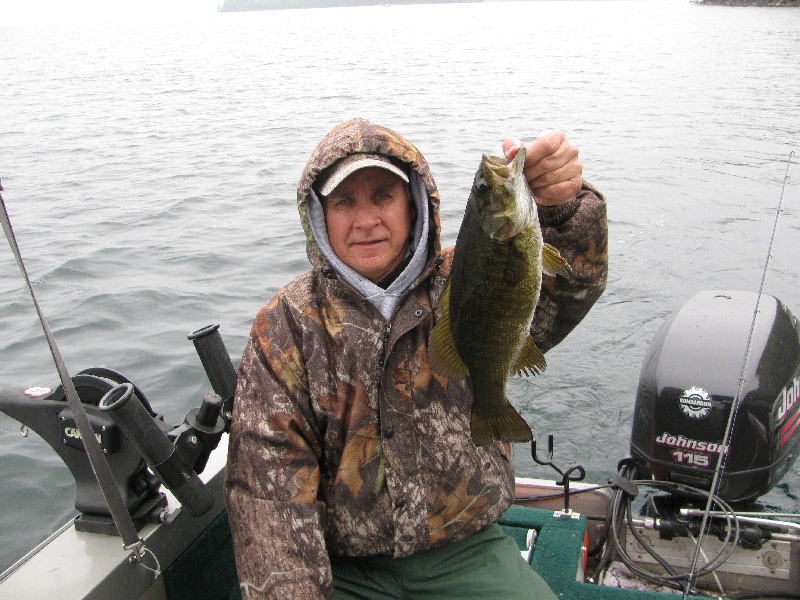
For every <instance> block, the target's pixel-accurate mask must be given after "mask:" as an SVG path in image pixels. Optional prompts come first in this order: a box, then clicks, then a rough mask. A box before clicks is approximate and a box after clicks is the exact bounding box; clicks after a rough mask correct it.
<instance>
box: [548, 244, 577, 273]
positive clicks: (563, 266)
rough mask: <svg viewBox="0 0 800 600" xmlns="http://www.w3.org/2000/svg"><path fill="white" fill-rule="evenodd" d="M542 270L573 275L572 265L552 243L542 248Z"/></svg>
mask: <svg viewBox="0 0 800 600" xmlns="http://www.w3.org/2000/svg"><path fill="white" fill-rule="evenodd" d="M542 271H544V272H545V273H546V274H547V275H571V274H572V267H570V266H569V263H568V262H567V261H566V259H564V257H563V256H561V254H560V253H559V252H558V250H556V249H555V248H554V247H553V246H551V245H550V244H545V245H544V248H543V249H542Z"/></svg>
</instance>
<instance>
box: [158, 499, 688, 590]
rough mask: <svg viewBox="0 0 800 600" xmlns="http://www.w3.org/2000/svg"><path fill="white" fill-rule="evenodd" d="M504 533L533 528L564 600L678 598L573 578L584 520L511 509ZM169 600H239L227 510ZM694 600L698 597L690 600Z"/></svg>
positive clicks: (175, 570) (173, 569)
mask: <svg viewBox="0 0 800 600" xmlns="http://www.w3.org/2000/svg"><path fill="white" fill-rule="evenodd" d="M500 525H501V526H502V527H503V530H504V531H505V532H506V534H508V535H510V536H511V537H512V538H514V540H516V542H517V545H518V546H519V548H520V550H524V549H525V539H526V537H527V534H528V530H529V529H536V530H537V531H538V534H539V535H538V538H537V541H536V551H535V552H534V554H533V561H532V567H533V568H534V569H536V571H537V572H538V573H539V574H540V575H541V576H542V577H543V578H544V580H545V581H547V583H548V585H550V587H551V589H552V590H553V591H554V592H555V593H556V595H557V596H558V597H559V598H564V599H565V600H583V599H587V600H588V599H591V600H667V599H670V600H674V599H675V597H676V596H675V595H674V594H662V593H656V592H641V591H634V590H626V589H617V588H608V587H601V586H596V585H590V584H587V583H582V582H579V581H576V580H575V577H576V568H577V564H578V558H579V556H580V552H581V545H582V543H583V537H584V533H585V531H586V521H585V519H584V518H583V517H581V519H579V520H572V519H556V518H554V517H553V513H552V511H546V510H538V509H534V508H522V507H516V506H515V507H511V508H510V509H509V510H508V511H507V512H506V513H505V514H504V515H503V517H502V519H500ZM164 584H165V587H166V590H167V596H168V598H169V599H170V600H190V599H191V600H196V599H198V598H203V599H207V600H235V599H239V598H241V595H240V594H239V585H238V580H237V578H236V567H235V565H234V560H233V545H232V543H231V535H230V529H229V526H228V513H227V512H223V513H222V514H221V515H220V516H219V517H218V518H217V519H216V520H215V521H214V522H213V523H212V524H211V525H210V526H209V527H208V528H207V529H206V530H205V531H204V532H203V534H202V535H201V536H200V537H198V538H197V540H195V542H194V543H193V544H192V545H191V546H190V547H189V548H188V549H187V550H186V552H184V553H183V555H182V556H181V557H180V558H179V559H178V560H177V561H175V563H173V564H172V565H171V566H170V567H169V569H167V570H166V571H165V573H164ZM692 598H695V596H692Z"/></svg>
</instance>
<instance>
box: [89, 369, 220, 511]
mask: <svg viewBox="0 0 800 600" xmlns="http://www.w3.org/2000/svg"><path fill="white" fill-rule="evenodd" d="M131 398H133V401H131ZM99 408H100V410H101V411H103V412H106V413H108V415H109V416H110V417H111V418H112V419H113V420H114V422H115V423H116V424H117V426H118V427H119V428H120V429H122V431H124V432H125V434H126V435H127V436H128V439H129V440H130V441H131V443H132V444H133V445H134V446H135V447H136V449H137V450H138V451H139V452H140V453H141V455H142V456H143V457H144V460H145V462H147V465H148V466H149V467H150V468H151V469H152V470H153V473H155V474H156V476H157V477H158V478H159V479H160V480H161V481H162V483H163V484H164V485H165V486H166V487H167V488H168V489H169V490H170V491H171V492H172V493H173V494H174V495H175V497H176V498H177V499H178V501H179V502H180V503H181V504H182V505H183V506H184V507H186V509H187V510H188V511H189V512H190V513H191V514H192V515H194V516H195V517H199V516H201V515H204V514H205V513H207V512H208V511H209V510H210V509H211V507H212V506H213V504H214V496H213V495H212V494H211V492H210V491H209V490H208V488H207V487H206V485H205V484H204V483H203V482H202V480H201V479H200V478H199V477H198V476H197V473H195V472H194V471H192V470H191V469H190V468H188V467H187V466H186V465H185V464H184V463H183V460H182V459H181V457H180V454H179V453H178V451H177V450H176V449H175V446H173V444H172V442H170V441H169V438H168V437H167V434H166V433H164V432H163V431H162V429H161V428H160V427H159V426H158V424H157V423H156V421H155V419H153V417H152V416H151V415H150V413H148V412H147V409H145V407H144V406H143V405H142V403H141V402H139V399H138V398H136V396H135V395H134V393H133V386H132V385H131V384H130V383H123V384H121V385H118V386H116V387H114V388H112V389H111V390H109V391H108V393H106V395H105V396H103V398H102V400H100V404H99Z"/></svg>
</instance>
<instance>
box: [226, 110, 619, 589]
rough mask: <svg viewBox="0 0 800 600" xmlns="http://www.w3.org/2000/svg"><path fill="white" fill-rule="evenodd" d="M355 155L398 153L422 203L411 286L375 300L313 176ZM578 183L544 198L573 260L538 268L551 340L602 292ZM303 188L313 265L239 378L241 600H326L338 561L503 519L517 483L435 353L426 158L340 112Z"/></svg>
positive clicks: (232, 469)
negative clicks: (556, 267) (474, 426)
mask: <svg viewBox="0 0 800 600" xmlns="http://www.w3.org/2000/svg"><path fill="white" fill-rule="evenodd" d="M506 146H507V144H506ZM573 148H574V147H573ZM356 153H370V154H379V155H382V156H386V157H391V159H392V161H393V163H394V164H396V165H400V166H401V167H402V168H403V170H404V172H405V173H407V175H408V176H407V177H406V178H404V179H408V181H409V184H408V185H409V190H410V193H411V195H412V196H413V197H414V200H413V202H415V203H416V204H415V213H414V214H415V223H414V226H413V230H414V232H413V233H414V235H415V236H416V237H415V240H414V241H413V243H412V246H415V247H412V249H411V252H410V254H413V255H414V257H416V258H412V259H411V261H410V262H409V263H408V266H407V267H406V268H405V271H404V275H405V279H406V280H405V281H404V282H403V284H402V285H401V286H400V289H397V286H395V285H394V284H391V282H390V285H389V286H388V288H386V292H387V293H386V294H384V295H383V296H381V294H380V289H378V292H379V293H378V294H377V296H376V297H375V298H373V297H372V296H371V295H370V290H371V289H372V288H369V286H368V284H366V285H367V287H365V284H363V282H361V281H358V280H354V279H353V275H352V273H351V274H350V275H348V274H347V273H346V271H347V267H343V266H342V265H341V263H340V262H337V261H336V257H335V256H333V255H332V252H331V249H330V244H329V243H328V241H327V238H326V235H325V233H324V225H321V223H322V224H324V216H320V215H323V211H322V208H321V204H320V196H322V194H321V193H320V181H322V180H324V178H325V176H326V174H328V173H330V171H331V168H332V167H333V168H334V169H335V163H337V161H339V160H341V159H343V158H346V157H348V156H350V155H353V154H356ZM575 155H576V156H577V152H575ZM574 162H575V161H573V165H574ZM578 165H579V163H578ZM526 172H527V171H526ZM578 174H580V169H579V171H578ZM545 177H546V176H545ZM529 179H531V178H530V177H529ZM545 180H546V179H545ZM546 181H549V180H546ZM577 181H578V185H580V186H581V187H580V191H579V192H578V193H577V195H576V196H575V192H574V191H573V192H572V194H571V195H572V196H574V198H573V199H571V200H569V201H566V202H561V203H558V204H557V205H555V206H541V205H540V206H539V218H540V222H541V225H542V229H543V235H544V238H545V241H546V242H548V243H550V244H552V245H553V246H555V247H556V248H557V249H558V250H559V251H560V252H561V254H562V255H563V256H564V257H565V258H566V259H567V261H568V262H569V263H570V265H571V266H572V272H573V274H572V276H571V277H569V278H564V277H560V276H559V277H557V278H545V280H544V283H543V286H542V292H541V296H540V300H539V305H538V307H537V312H536V315H535V318H534V325H533V331H532V333H533V336H534V340H535V342H536V343H537V345H538V346H539V347H540V348H541V349H542V350H543V351H547V350H548V349H549V348H551V347H552V346H554V345H555V344H557V343H558V342H560V341H561V340H562V339H563V338H564V336H565V335H566V334H567V333H568V332H569V331H570V330H571V329H572V328H574V327H575V325H576V324H577V323H578V322H579V321H580V320H581V319H582V318H583V317H584V316H585V314H586V313H587V312H588V310H589V309H590V307H591V306H592V304H593V303H594V302H595V301H596V300H597V298H598V297H599V296H600V295H601V294H602V292H603V290H604V288H605V282H606V275H607V225H606V212H605V201H604V199H603V197H602V196H601V195H600V194H599V192H597V191H596V190H595V189H594V188H592V187H591V186H590V185H588V184H587V183H585V182H582V181H581V180H580V178H578V180H577ZM534 193H536V188H535V187H534ZM297 200H298V207H299V211H300V218H301V221H302V224H303V228H304V230H305V234H306V240H307V252H308V258H309V260H310V262H311V265H312V269H311V270H310V271H308V272H307V273H305V274H304V275H301V276H300V277H298V278H297V279H295V280H294V281H293V282H291V283H290V284H288V285H287V286H286V287H284V288H283V289H282V290H281V291H280V292H279V293H278V294H277V295H276V296H275V297H274V298H273V299H272V300H271V301H270V302H269V303H268V304H267V305H266V306H265V307H264V308H263V309H262V310H261V311H260V312H259V314H258V316H257V317H256V319H255V322H254V324H253V328H252V331H251V334H250V339H249V341H248V343H247V346H246V349H245V351H244V355H243V357H242V361H241V365H240V367H239V376H238V384H237V389H236V397H235V408H234V417H233V424H232V428H231V438H230V449H229V459H228V467H227V472H226V481H225V493H226V500H227V506H228V509H229V516H230V523H231V531H232V535H233V541H234V547H235V551H236V561H237V570H238V574H239V578H240V585H241V591H242V595H243V596H244V597H245V598H250V597H263V596H269V597H280V598H303V599H305V598H330V597H332V596H333V579H332V573H331V557H373V556H383V557H394V558H399V557H408V556H411V555H415V554H417V553H420V552H423V551H427V550H429V549H433V548H440V547H445V546H447V545H449V544H453V543H455V542H458V541H459V540H463V539H464V538H467V537H468V536H470V535H471V534H473V533H475V532H478V531H480V530H482V529H483V528H485V527H486V526H487V525H489V524H491V523H493V522H494V521H495V520H496V519H497V518H498V517H500V516H501V515H502V514H503V512H505V510H506V509H507V508H508V507H509V506H510V505H511V503H512V502H513V496H514V474H513V469H512V466H511V452H510V445H509V444H507V443H500V442H497V443H492V444H487V445H485V446H476V445H475V444H474V443H473V441H472V438H471V435H470V409H471V405H472V398H471V394H470V391H469V386H468V385H465V384H464V382H463V381H456V380H449V379H446V378H444V377H442V376H440V375H439V374H437V373H436V372H434V371H433V370H432V369H431V366H430V364H429V360H428V354H427V347H428V342H429V339H430V334H431V330H432V328H433V325H434V323H435V320H436V315H435V312H434V306H435V305H436V301H437V300H438V298H439V296H440V294H441V293H442V290H443V289H444V287H445V283H446V282H447V278H448V276H449V274H450V266H451V262H452V257H453V249H452V248H448V249H444V250H443V249H441V247H440V240H439V235H440V220H439V219H440V218H439V195H438V192H437V189H436V185H435V183H434V180H433V177H432V176H431V173H430V170H429V167H428V164H427V162H426V161H425V159H424V158H423V156H422V155H421V154H420V152H419V151H418V150H417V149H416V148H415V147H414V146H413V145H411V144H410V143H409V142H408V141H407V140H405V139H404V138H403V137H402V136H400V135H399V134H397V133H396V132H394V131H392V130H390V129H387V128H384V127H381V126H378V125H375V124H373V123H370V122H368V121H364V120H360V119H354V120H351V121H346V122H345V123H342V124H340V125H338V126H337V127H335V128H334V129H333V130H332V131H331V132H330V133H329V134H328V135H327V136H326V137H325V138H324V139H323V140H322V142H320V144H319V145H318V147H317V148H316V149H315V150H314V152H313V153H312V155H311V158H310V160H309V162H308V164H307V166H306V168H305V170H304V172H303V175H302V177H301V180H300V183H299V185H298V195H297ZM537 201H539V196H538V195H537ZM553 204H556V203H553ZM320 231H322V233H320ZM420 257H421V258H420ZM414 264H416V266H415V267H414V268H413V269H412V266H414ZM409 272H410V273H411V276H410V277H409V276H408V273H409ZM362 279H363V278H362ZM398 279H400V280H402V279H403V275H401V276H400V277H399V278H398ZM376 289H377V288H376ZM365 290H366V291H365ZM378 296H380V297H378ZM376 298H377V299H376Z"/></svg>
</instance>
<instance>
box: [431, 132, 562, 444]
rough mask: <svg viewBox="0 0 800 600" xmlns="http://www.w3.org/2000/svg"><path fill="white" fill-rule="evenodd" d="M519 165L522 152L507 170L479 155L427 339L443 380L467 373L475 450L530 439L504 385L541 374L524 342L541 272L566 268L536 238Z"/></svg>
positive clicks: (537, 355) (535, 353)
mask: <svg viewBox="0 0 800 600" xmlns="http://www.w3.org/2000/svg"><path fill="white" fill-rule="evenodd" d="M524 161H525V148H521V149H520V150H519V152H518V154H517V156H516V157H515V158H514V160H512V161H511V162H510V163H509V161H507V160H506V159H502V158H497V157H492V156H488V155H484V156H483V158H482V160H481V164H480V166H479V168H478V171H477V172H476V174H475V180H474V183H473V186H472V191H471V193H470V197H469V200H468V202H467V208H466V211H465V213H464V219H463V221H462V223H461V228H460V229H459V233H458V238H457V241H456V250H455V255H454V257H453V268H452V272H451V276H450V281H449V282H448V285H447V287H446V289H445V292H444V294H443V295H442V298H441V299H440V300H439V303H438V305H437V309H438V310H439V321H438V323H437V325H436V327H435V328H434V332H433V335H432V340H431V361H432V364H433V367H434V369H436V370H437V371H438V372H440V373H443V374H446V375H449V376H456V377H463V376H465V375H466V374H467V373H468V374H469V379H470V382H471V385H472V390H473V398H474V400H473V406H472V423H471V431H472V438H473V441H474V442H475V443H476V444H478V445H482V444H486V443H489V442H491V441H492V440H508V441H520V442H522V441H529V440H531V439H532V437H533V434H532V432H531V429H530V427H529V426H528V424H527V423H526V422H525V420H524V419H523V418H522V417H521V416H520V415H519V413H518V412H517V411H516V410H515V409H514V407H513V406H512V405H511V404H510V403H509V401H508V398H507V397H506V382H507V380H508V376H509V374H510V373H524V374H537V373H539V372H541V371H542V370H544V368H545V360H544V356H543V355H542V353H541V352H540V351H539V349H538V348H536V345H535V344H534V343H533V340H532V339H531V337H530V326H531V321H532V320H533V314H534V311H535V309H536V303H537V302H538V299H539V292H540V288H541V281H542V271H543V268H544V269H546V270H547V271H556V272H560V273H566V272H568V269H569V267H568V265H567V263H566V261H564V259H563V258H561V256H560V255H558V253H557V251H556V250H555V249H554V248H552V247H551V246H549V245H547V244H545V243H544V241H543V239H542V232H541V229H540V226H539V218H538V214H537V211H536V203H535V201H534V199H533V196H532V195H531V192H530V189H529V187H528V184H527V181H526V180H525V177H524V175H523V173H522V170H523V166H524Z"/></svg>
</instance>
